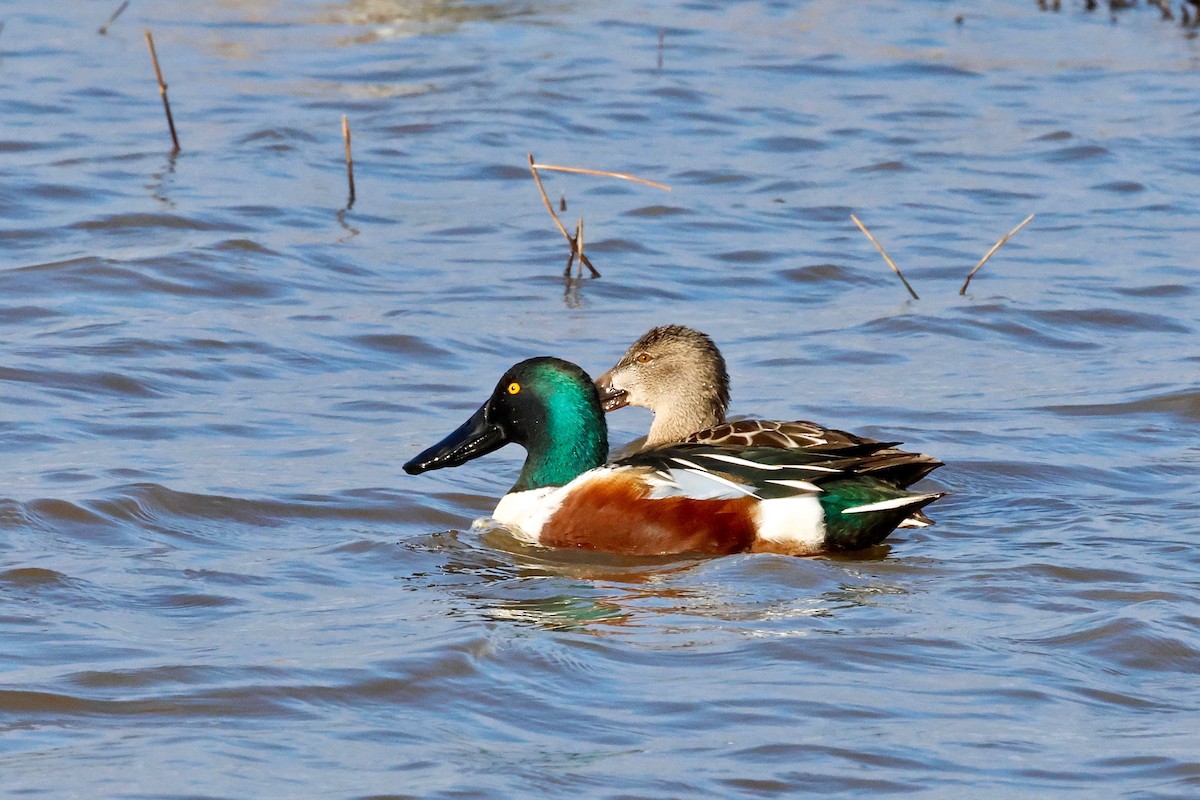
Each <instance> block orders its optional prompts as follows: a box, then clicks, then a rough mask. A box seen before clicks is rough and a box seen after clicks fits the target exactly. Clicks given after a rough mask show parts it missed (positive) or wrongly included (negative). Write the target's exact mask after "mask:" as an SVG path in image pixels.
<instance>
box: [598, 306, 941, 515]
mask: <svg viewBox="0 0 1200 800" xmlns="http://www.w3.org/2000/svg"><path fill="white" fill-rule="evenodd" d="M596 384H597V386H599V387H600V394H601V402H602V404H603V406H604V410H605V411H615V410H617V409H618V408H624V407H625V406H627V405H634V406H641V407H643V408H648V409H650V411H652V412H653V413H654V422H653V423H652V424H651V426H650V433H649V435H648V436H647V437H646V443H645V444H644V445H643V448H653V447H660V446H662V445H664V444H670V443H674V442H697V443H705V444H713V445H721V446H724V445H741V446H747V447H783V448H789V449H800V450H806V451H813V452H821V453H830V454H832V453H840V454H843V455H847V456H854V455H860V456H865V455H868V454H872V453H874V454H878V455H883V456H886V458H882V459H880V460H879V461H877V462H875V463H874V464H871V463H869V462H864V463H863V464H861V465H860V466H859V468H858V469H857V470H856V471H858V472H860V473H866V474H870V475H873V476H874V477H876V478H879V479H881V480H884V481H887V482H888V483H893V484H895V485H897V486H899V487H901V488H903V487H906V486H910V485H912V484H913V483H916V482H917V481H919V480H920V479H921V478H923V477H925V476H926V475H928V474H929V473H930V472H932V471H933V470H935V469H937V468H938V467H940V466H942V462H940V461H938V460H937V459H935V458H933V457H931V456H927V455H925V454H924V453H906V452H905V451H903V450H897V449H896V448H895V445H896V444H898V442H879V441H876V440H874V439H868V438H866V437H864V436H856V435H855V434H852V433H847V432H845V431H839V430H835V429H832V428H826V427H824V426H822V425H818V424H817V423H815V422H807V421H804V420H796V421H793V422H777V421H774V420H761V419H748V420H740V421H737V422H725V412H726V410H727V409H728V408H729V374H728V372H727V371H726V369H725V359H724V357H722V355H721V351H720V350H718V349H717V346H716V345H715V344H713V341H712V339H710V338H709V337H708V336H706V335H705V334H703V333H701V332H700V331H697V330H693V329H691V328H686V327H684V326H682V325H663V326H660V327H657V328H651V329H650V330H649V331H647V332H646V333H645V334H644V335H643V336H642V337H641V338H640V339H638V340H637V341H636V342H634V343H633V345H632V346H631V347H630V348H629V350H628V351H626V353H625V355H623V356H622V357H621V360H620V361H618V362H617V363H616V364H615V365H614V366H613V367H612V369H610V370H608V372H605V373H604V374H603V375H601V376H600V377H599V378H598V379H597V380H596ZM926 524H927V523H926Z"/></svg>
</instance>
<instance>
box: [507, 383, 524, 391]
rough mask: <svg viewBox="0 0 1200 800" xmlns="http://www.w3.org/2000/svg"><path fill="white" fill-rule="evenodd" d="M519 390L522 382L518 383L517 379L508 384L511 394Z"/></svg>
mask: <svg viewBox="0 0 1200 800" xmlns="http://www.w3.org/2000/svg"><path fill="white" fill-rule="evenodd" d="M519 391H521V384H519V383H517V382H516V381H513V382H512V383H510V384H509V385H508V393H509V394H516V393H517V392H519Z"/></svg>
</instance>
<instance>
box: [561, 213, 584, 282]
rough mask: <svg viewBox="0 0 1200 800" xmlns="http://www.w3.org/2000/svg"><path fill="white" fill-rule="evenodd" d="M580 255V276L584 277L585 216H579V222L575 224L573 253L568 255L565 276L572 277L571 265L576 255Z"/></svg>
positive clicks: (572, 244)
mask: <svg viewBox="0 0 1200 800" xmlns="http://www.w3.org/2000/svg"><path fill="white" fill-rule="evenodd" d="M576 255H578V256H579V275H578V276H576V277H578V278H581V279H582V278H583V217H580V218H579V223H578V224H576V226H575V239H574V240H573V241H572V243H571V255H569V256H567V268H566V269H564V270H563V277H564V278H570V277H571V265H572V264H574V263H575V256H576Z"/></svg>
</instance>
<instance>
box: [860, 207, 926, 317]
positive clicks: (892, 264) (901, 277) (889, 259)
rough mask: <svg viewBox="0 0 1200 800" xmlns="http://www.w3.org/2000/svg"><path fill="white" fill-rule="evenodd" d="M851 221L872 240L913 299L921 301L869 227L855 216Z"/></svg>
mask: <svg viewBox="0 0 1200 800" xmlns="http://www.w3.org/2000/svg"><path fill="white" fill-rule="evenodd" d="M850 219H852V220H854V224H855V225H857V226H858V229H859V230H860V231H862V232H863V233H865V234H866V235H867V238H868V239H870V240H871V244H873V245H875V247H876V249H878V250H879V254H880V255H881V256H883V260H884V261H886V262H887V264H888V266H889V267H891V268H892V272H894V273H896V275H897V276H898V277H899V278H900V282H901V283H903V284H904V288H905V289H908V293H909V294H911V295H912V299H913V300H920V299H921V298H920V297H917V293H916V292H914V291H913V288H912V287H911V286H909V285H908V281H906V280H905V279H904V273H902V272H901V271H900V268H899V267H897V266H896V262H895V261H892V258H891V256H889V255H888V254H887V251H886V250H884V249H883V245H881V244H880V243H879V242H878V241H876V240H875V237H874V236H872V235H871V232H870V231H869V230H867V226H866V225H863V224H862V222H860V221H859V219H858V217H856V216H854V215H853V214H851V215H850Z"/></svg>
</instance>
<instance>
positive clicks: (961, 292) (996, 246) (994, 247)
mask: <svg viewBox="0 0 1200 800" xmlns="http://www.w3.org/2000/svg"><path fill="white" fill-rule="evenodd" d="M1033 216H1034V215H1033V214H1030V215H1029V216H1028V217H1026V218H1025V221H1024V222H1022V223H1021V224H1020V225H1018V226H1017V227H1015V228H1013V229H1012V230H1011V231H1009V232H1008V233H1006V234H1005V235H1004V238H1003V239H1001V240H1000V241H998V242H996V243H995V244H994V245H992V249H991V250H988V251H987V255H985V256H984V257H983V258H981V259H979V263H978V264H976V265H975V269H973V270H971V274H969V275H967V279H966V280H965V281H963V285H962V288H961V289H959V290H958V293H959V295H960V296H961V295H965V294H966V293H967V286H969V285H970V284H971V278H974V277H975V273H976V272H979V268H980V267H982V266H983V265H984V264H986V263H987V260H988V259H989V258H991V257H992V255H993V254H994V253H995V252H996V251H997V250H999V249H1000V246H1001V245H1003V244H1004V243H1005V242H1007V241H1008V240H1009V239H1011V238H1012V237H1013V234H1015V233H1016V232H1017V231H1019V230H1021V228H1024V227H1025V226H1026V225H1028V224H1029V223H1030V222H1032V221H1033Z"/></svg>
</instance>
